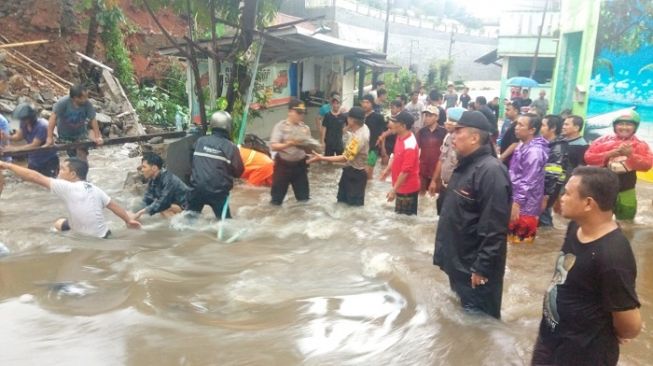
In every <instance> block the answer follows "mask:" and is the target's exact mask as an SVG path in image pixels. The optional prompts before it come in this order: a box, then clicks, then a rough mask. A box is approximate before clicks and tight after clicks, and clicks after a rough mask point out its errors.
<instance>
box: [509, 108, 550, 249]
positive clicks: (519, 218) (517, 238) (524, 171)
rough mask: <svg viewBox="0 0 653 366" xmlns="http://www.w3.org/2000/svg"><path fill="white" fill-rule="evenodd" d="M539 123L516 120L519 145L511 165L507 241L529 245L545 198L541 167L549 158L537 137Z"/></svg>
mask: <svg viewBox="0 0 653 366" xmlns="http://www.w3.org/2000/svg"><path fill="white" fill-rule="evenodd" d="M541 127H542V119H541V118H540V117H539V116H538V115H536V114H532V113H529V114H525V115H523V116H519V119H518V120H517V125H516V126H515V136H517V138H518V139H519V141H520V143H519V145H518V146H517V149H515V152H514V153H513V155H512V160H511V161H510V169H509V172H510V181H511V183H512V212H511V216H510V225H509V233H508V241H509V242H511V243H513V244H518V243H522V242H526V243H532V242H533V239H534V238H535V234H536V232H537V224H538V218H539V216H540V214H541V213H542V199H543V198H544V165H546V162H547V159H548V156H549V143H548V142H547V140H546V139H545V138H543V137H542V136H540V128H541Z"/></svg>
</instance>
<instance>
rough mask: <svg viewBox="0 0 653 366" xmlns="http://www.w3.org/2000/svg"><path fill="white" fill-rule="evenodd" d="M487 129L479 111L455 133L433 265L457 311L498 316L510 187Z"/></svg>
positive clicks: (466, 117) (465, 116)
mask: <svg viewBox="0 0 653 366" xmlns="http://www.w3.org/2000/svg"><path fill="white" fill-rule="evenodd" d="M493 131H494V130H493V128H492V125H491V124H490V122H489V121H488V120H487V118H485V116H483V114H482V113H481V112H478V111H473V112H472V111H467V112H464V113H463V114H462V116H461V117H460V120H459V121H458V124H457V126H456V131H455V132H454V139H453V147H454V150H455V151H456V153H457V154H458V156H459V158H460V159H459V162H458V167H457V168H456V169H455V170H454V173H453V176H452V177H451V180H450V181H449V185H448V186H447V192H446V195H445V199H444V203H443V205H442V213H441V214H440V221H439V222H438V227H437V233H436V237H435V253H434V255H433V263H434V264H435V265H437V266H439V267H440V268H441V269H442V270H443V271H444V272H445V273H446V274H447V275H448V276H449V283H450V285H451V288H452V289H453V290H454V291H455V292H456V294H457V295H458V296H459V297H460V300H461V303H462V306H463V308H464V309H465V310H468V311H471V312H482V313H486V314H488V315H490V316H493V317H495V318H497V319H499V318H500V317H501V297H502V291H503V275H504V271H505V265H506V239H507V233H508V222H509V221H510V208H511V197H512V192H511V187H510V178H509V176H508V170H507V169H506V167H505V166H504V165H503V164H502V163H501V161H499V159H497V158H496V157H494V156H493V155H492V145H491V143H490V138H491V134H492V132H493Z"/></svg>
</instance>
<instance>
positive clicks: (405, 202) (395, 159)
mask: <svg viewBox="0 0 653 366" xmlns="http://www.w3.org/2000/svg"><path fill="white" fill-rule="evenodd" d="M390 120H391V121H392V122H393V123H392V129H393V130H394V133H395V135H396V136H397V142H396V143H395V149H394V153H393V154H392V157H391V158H390V164H388V167H387V168H386V169H385V171H384V172H383V174H382V175H381V180H385V178H386V177H387V176H388V174H390V173H392V189H391V190H390V192H388V194H387V198H388V202H392V201H395V212H396V213H400V214H404V215H417V196H418V194H419V190H420V180H419V147H418V146H417V139H416V138H415V135H413V133H412V132H411V130H410V129H411V128H412V127H413V123H415V119H414V118H413V116H411V115H410V113H408V112H406V111H402V112H400V113H399V114H397V115H396V116H394V117H392V118H391V119H390Z"/></svg>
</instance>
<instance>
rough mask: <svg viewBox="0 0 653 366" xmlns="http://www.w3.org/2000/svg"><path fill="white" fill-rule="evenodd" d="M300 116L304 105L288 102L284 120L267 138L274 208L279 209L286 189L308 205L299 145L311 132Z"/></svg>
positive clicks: (305, 171)
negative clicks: (272, 166) (270, 153)
mask: <svg viewBox="0 0 653 366" xmlns="http://www.w3.org/2000/svg"><path fill="white" fill-rule="evenodd" d="M304 114H306V107H305V106H304V102H302V101H301V100H299V99H292V100H291V101H290V102H289V103H288V118H286V119H285V120H283V121H281V122H279V123H277V124H276V126H274V129H273V130H272V135H271V136H270V149H271V150H272V151H276V152H277V155H276V157H275V159H274V173H273V174H272V190H271V191H270V194H271V195H272V200H271V203H272V204H273V205H275V206H281V204H282V203H283V200H284V198H286V194H287V193H288V186H289V185H292V190H293V191H294V192H295V198H296V199H297V201H299V202H303V201H308V199H309V197H310V195H309V185H308V165H307V164H306V150H305V149H304V148H303V147H302V143H304V142H305V141H306V140H307V139H310V137H311V130H310V129H309V128H308V126H306V125H305V124H304V121H303V119H304Z"/></svg>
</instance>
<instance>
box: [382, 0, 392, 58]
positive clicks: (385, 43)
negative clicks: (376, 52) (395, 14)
mask: <svg viewBox="0 0 653 366" xmlns="http://www.w3.org/2000/svg"><path fill="white" fill-rule="evenodd" d="M390 1H391V0H387V3H386V7H385V33H384V35H383V53H385V54H386V56H387V55H388V31H389V29H390Z"/></svg>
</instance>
